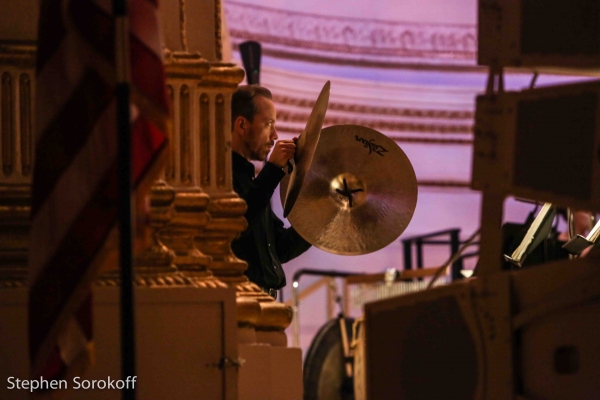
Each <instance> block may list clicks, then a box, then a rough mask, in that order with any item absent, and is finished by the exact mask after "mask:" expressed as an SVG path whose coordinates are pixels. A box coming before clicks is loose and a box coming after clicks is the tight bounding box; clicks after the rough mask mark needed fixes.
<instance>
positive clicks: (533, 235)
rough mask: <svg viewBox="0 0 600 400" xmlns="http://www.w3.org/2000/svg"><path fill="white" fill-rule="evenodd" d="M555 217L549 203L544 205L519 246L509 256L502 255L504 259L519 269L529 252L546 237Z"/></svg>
mask: <svg viewBox="0 0 600 400" xmlns="http://www.w3.org/2000/svg"><path fill="white" fill-rule="evenodd" d="M555 215H556V209H555V208H554V207H553V206H552V204H551V203H545V204H544V205H543V206H542V209H541V210H540V211H539V213H538V214H537V215H536V217H535V219H534V220H533V222H532V224H531V226H530V227H529V229H528V230H527V233H526V234H525V237H523V240H522V241H521V244H519V246H518V247H517V248H516V249H515V251H514V252H513V253H512V254H511V255H510V256H507V255H506V254H505V255H504V259H505V260H506V261H508V262H510V263H512V264H514V265H517V266H519V267H521V266H522V265H523V263H524V262H525V259H526V258H527V256H528V255H529V254H531V252H532V251H533V250H534V249H535V248H536V247H537V246H539V245H540V244H541V243H542V242H543V241H544V239H546V238H547V237H548V235H549V234H550V231H551V229H552V221H553V220H554V216H555Z"/></svg>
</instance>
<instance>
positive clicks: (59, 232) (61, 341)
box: [29, 0, 169, 379]
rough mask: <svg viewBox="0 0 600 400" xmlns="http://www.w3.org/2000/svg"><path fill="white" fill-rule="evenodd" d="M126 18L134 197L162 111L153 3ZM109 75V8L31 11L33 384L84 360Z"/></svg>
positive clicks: (111, 180)
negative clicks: (35, 18)
mask: <svg viewBox="0 0 600 400" xmlns="http://www.w3.org/2000/svg"><path fill="white" fill-rule="evenodd" d="M128 12H129V27H130V35H129V40H130V55H131V59H130V65H131V82H132V87H131V93H132V94H131V99H132V101H131V105H130V110H131V127H132V132H131V134H132V153H131V154H132V163H133V164H132V169H133V182H134V183H135V185H136V188H138V189H139V188H140V187H142V186H148V182H151V180H152V177H153V172H154V171H157V170H158V164H159V163H158V161H157V160H158V158H159V155H160V154H161V152H162V150H163V148H164V147H165V146H166V129H167V126H168V115H169V103H168V100H167V95H166V86H165V74H164V67H163V64H162V46H161V41H160V35H159V26H158V4H157V2H156V0H129V7H128ZM115 65H116V62H115V18H114V17H113V10H112V0H42V1H41V12H40V23H39V33H38V52H37V65H36V75H37V79H36V137H35V143H36V152H35V165H34V173H33V184H32V209H31V210H32V211H31V218H32V228H31V241H30V252H29V274H30V293H29V347H30V358H31V366H32V371H31V372H32V376H33V377H34V378H39V377H40V376H43V377H44V378H45V379H53V378H54V379H56V378H66V377H67V376H73V375H77V374H79V373H81V372H82V370H83V369H84V368H85V367H86V366H87V365H88V364H89V361H90V357H91V351H92V332H93V329H92V320H93V318H92V298H91V282H92V280H93V279H94V277H95V275H96V274H97V272H98V270H99V268H100V263H99V262H98V259H99V257H98V256H99V254H100V253H101V249H102V248H103V246H104V245H105V244H106V243H105V242H106V240H107V237H108V236H109V232H111V229H113V228H114V227H115V225H116V224H115V222H116V219H117V147H118V131H117V115H116V92H115V89H116V86H117V78H116V76H117V74H116V66H115ZM110 236H111V237H112V236H114V235H110ZM113 267H114V268H116V267H117V266H116V265H115V266H113Z"/></svg>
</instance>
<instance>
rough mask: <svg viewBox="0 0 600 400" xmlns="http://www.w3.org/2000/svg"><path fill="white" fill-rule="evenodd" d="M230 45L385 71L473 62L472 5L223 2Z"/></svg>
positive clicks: (414, 0)
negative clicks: (247, 43) (248, 43)
mask: <svg viewBox="0 0 600 400" xmlns="http://www.w3.org/2000/svg"><path fill="white" fill-rule="evenodd" d="M224 6H225V14H226V18H227V23H228V25H229V31H230V35H231V40H232V43H233V44H234V46H235V45H237V44H238V43H240V42H242V41H244V40H256V41H259V42H260V43H261V44H262V46H263V52H264V54H265V55H267V56H275V57H283V58H288V59H296V60H300V61H309V62H310V61H313V62H328V63H336V64H340V63H343V64H348V63H351V64H355V65H363V66H384V67H386V66H387V67H390V66H393V65H398V64H407V63H409V64H438V65H439V64H449V65H462V66H465V65H469V66H474V65H475V57H476V50H477V28H476V8H477V5H476V2H475V1H474V0H453V1H439V0H437V1H434V0H429V1H420V0H409V1H402V2H399V1H393V0H385V1H377V2H373V1H370V2H367V1H353V2H348V1H339V0H338V1H326V2H324V1H317V0H306V1H301V2H289V1H274V0H271V1H269V0H262V1H260V0H259V1H253V2H252V3H250V2H244V1H240V0H227V1H225V3H224Z"/></svg>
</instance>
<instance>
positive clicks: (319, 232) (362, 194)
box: [280, 125, 417, 255]
mask: <svg viewBox="0 0 600 400" xmlns="http://www.w3.org/2000/svg"><path fill="white" fill-rule="evenodd" d="M288 177H289V176H286V177H285V178H284V180H282V182H281V188H280V196H281V198H282V201H283V198H284V195H285V193H286V190H287V184H288V181H289V178H288ZM416 204H417V179H416V176H415V172H414V170H413V167H412V165H411V163H410V161H409V159H408V157H407V156H406V154H404V152H403V151H402V150H401V149H400V147H398V145H397V144H396V143H395V142H394V141H393V140H391V139H390V138H388V137H387V136H385V135H383V134H381V133H379V132H377V131H375V130H373V129H370V128H366V127H363V126H357V125H335V126H330V127H328V128H325V129H323V130H322V131H321V136H320V139H319V144H318V146H317V148H316V150H315V153H314V156H313V161H312V164H311V167H310V169H309V170H308V171H307V173H306V176H305V178H304V184H303V186H302V190H301V191H300V193H299V195H298V198H297V199H296V205H295V206H294V208H293V210H292V211H291V212H290V214H289V216H288V220H289V221H290V223H291V225H292V226H293V227H294V229H295V230H296V231H297V232H298V233H299V234H300V235H301V236H302V237H303V238H304V239H305V240H306V241H308V242H309V243H311V244H312V245H314V246H316V247H318V248H319V249H321V250H324V251H327V252H329V253H334V254H342V255H359V254H367V253H371V252H373V251H376V250H379V249H381V248H383V247H385V246H387V245H388V244H390V243H391V242H393V241H394V240H396V239H397V238H398V236H400V234H401V233H402V232H403V231H404V230H405V229H406V227H407V226H408V224H409V222H410V220H411V219H412V216H413V213H414V210H415V207H416Z"/></svg>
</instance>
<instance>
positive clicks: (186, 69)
mask: <svg viewBox="0 0 600 400" xmlns="http://www.w3.org/2000/svg"><path fill="white" fill-rule="evenodd" d="M164 62H165V69H166V71H167V81H169V80H170V79H201V78H202V77H204V76H206V75H207V73H208V70H209V68H210V63H209V62H208V60H207V59H205V58H204V57H202V55H201V54H200V53H188V52H183V51H170V50H165V61H164Z"/></svg>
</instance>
